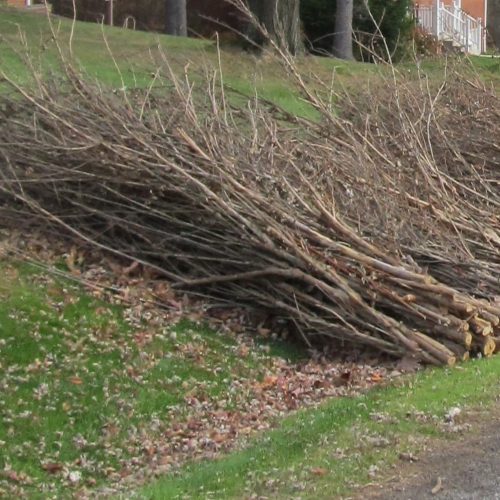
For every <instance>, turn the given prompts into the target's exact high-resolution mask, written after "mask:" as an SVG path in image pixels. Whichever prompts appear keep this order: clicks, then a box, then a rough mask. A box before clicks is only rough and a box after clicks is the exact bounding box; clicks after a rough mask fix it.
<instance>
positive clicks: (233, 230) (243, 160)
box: [0, 71, 500, 365]
mask: <svg viewBox="0 0 500 500" xmlns="http://www.w3.org/2000/svg"><path fill="white" fill-rule="evenodd" d="M170 76H171V78H172V82H171V85H170V87H169V90H167V89H166V88H165V89H162V90H160V91H158V90H155V91H154V92H153V91H151V89H150V90H148V91H144V92H142V91H141V92H139V91H137V92H135V93H129V94H128V95H120V94H117V93H115V92H112V91H109V92H108V91H106V90H105V89H103V88H98V87H97V86H95V85H93V84H92V83H89V81H88V79H83V78H80V77H79V76H78V74H77V73H75V72H73V71H68V75H67V77H66V81H64V82H63V83H62V84H61V85H57V84H55V83H51V84H45V83H41V82H39V88H38V89H37V90H30V89H27V88H23V87H20V86H19V85H18V84H17V83H15V82H14V81H11V80H9V79H8V77H7V76H6V75H3V77H4V81H6V82H7V83H8V85H9V86H10V89H11V90H10V92H8V93H6V92H4V93H2V94H1V97H0V137H2V142H1V143H0V223H3V224H4V225H9V224H20V223H27V222H31V223H33V224H36V225H37V227H40V228H43V230H44V231H46V232H47V234H51V235H55V236H57V237H60V236H63V237H74V238H78V239H79V240H80V241H82V242H85V243H86V244H90V245H95V246H98V247H100V248H102V249H105V250H107V251H110V252H113V253H115V254H117V255H120V256H123V257H127V258H130V259H133V260H135V261H138V262H141V263H144V264H147V265H149V266H152V267H154V268H155V269H156V270H157V271H158V273H160V274H161V275H162V276H163V277H164V278H165V279H167V280H169V282H170V283H171V286H172V287H174V288H177V289H183V290H186V291H190V292H191V293H196V294H199V295H200V296H204V297H207V298H209V299H211V300H216V301H218V302H221V301H222V302H224V303H227V304H230V305H238V306H242V305H244V306H248V307H252V308H257V309H265V310H266V311H269V312H271V313H272V314H273V315H274V316H276V317H277V318H279V319H280V321H281V324H282V328H283V329H285V328H286V329H288V330H292V331H293V332H294V333H295V334H296V335H297V336H299V337H300V338H301V339H302V340H303V341H304V342H305V343H306V344H307V345H309V346H311V345H318V344H322V343H329V344H331V345H332V346H335V347H336V348H338V349H339V350H347V349H352V348H353V347H354V348H356V347H363V348H372V349H376V350H378V351H381V352H385V353H389V354H390V355H392V356H396V357H403V356H408V355H409V356H412V357H414V358H415V359H417V360H419V361H422V362H425V363H429V364H436V365H441V364H445V365H453V364H454V363H455V362H456V361H457V360H465V359H467V358H468V357H469V356H470V355H471V354H479V353H480V354H481V355H485V356H488V355H491V354H493V353H494V352H496V351H497V350H499V349H500V303H498V302H497V300H496V299H497V297H496V293H497V292H496V290H497V288H498V287H497V285H498V283H499V279H500V258H499V256H500V254H499V247H500V228H499V224H498V216H497V215H496V213H497V212H498V209H497V207H498V206H499V204H500V197H499V196H498V189H499V188H498V186H499V185H500V174H499V173H497V172H500V168H499V167H500V145H497V143H496V139H494V136H497V134H498V131H499V130H498V129H500V119H499V118H500V117H499V116H498V115H499V113H500V111H498V110H500V106H499V104H500V103H499V102H498V98H497V97H496V95H494V93H492V92H490V91H489V90H487V89H485V88H482V87H480V86H479V84H478V83H477V82H473V81H471V82H467V81H465V80H464V79H459V78H457V79H456V80H453V79H452V81H450V82H446V84H445V85H443V87H441V88H439V89H436V90H435V91H434V92H433V91H430V90H428V88H427V87H426V86H423V85H419V83H418V82H417V83H416V82H415V81H412V80H410V79H404V78H403V77H401V81H398V82H397V84H395V85H392V84H391V83H390V82H386V83H384V85H381V86H380V89H379V92H378V93H377V95H376V96H373V95H371V94H368V93H367V94H366V95H363V94H362V93H358V94H357V95H355V96H354V95H350V96H349V99H346V98H345V96H338V99H337V100H338V102H344V105H343V107H342V109H341V110H340V112H331V111H329V105H328V103H326V101H325V102H323V101H321V98H320V97H317V96H316V97H314V98H312V97H311V96H312V94H311V93H310V92H308V91H307V90H306V89H304V88H303V89H302V90H303V91H304V95H305V98H306V99H309V100H310V103H311V105H312V106H314V107H316V109H317V110H318V112H319V113H321V115H322V119H320V120H318V121H317V122H316V121H314V122H313V121H307V120H304V119H302V118H300V117H297V116H293V115H290V114H289V113H286V112H284V111H282V110H277V109H276V107H275V106H267V105H266V103H263V102H261V103H258V102H255V100H250V101H249V102H244V103H243V104H241V105H235V104H234V103H235V102H241V97H238V99H232V98H231V96H229V95H228V93H227V91H224V89H223V88H221V87H220V86H219V87H217V86H214V85H213V81H214V80H210V81H209V82H208V83H207V86H206V87H204V88H200V89H199V90H198V91H197V89H193V87H192V86H191V85H189V84H186V83H185V82H182V81H180V80H177V79H176V78H175V77H173V76H172V75H170ZM301 85H302V83H301ZM172 89H173V90H172ZM382 89H383V90H382ZM341 99H342V100H341ZM2 110H3V111H2Z"/></svg>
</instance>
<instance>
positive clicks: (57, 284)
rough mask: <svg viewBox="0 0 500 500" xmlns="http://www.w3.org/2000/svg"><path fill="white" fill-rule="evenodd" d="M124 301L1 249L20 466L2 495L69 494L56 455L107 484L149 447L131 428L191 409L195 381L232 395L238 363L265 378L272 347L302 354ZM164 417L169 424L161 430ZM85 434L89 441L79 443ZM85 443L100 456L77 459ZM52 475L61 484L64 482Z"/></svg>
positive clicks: (4, 434)
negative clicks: (152, 319)
mask: <svg viewBox="0 0 500 500" xmlns="http://www.w3.org/2000/svg"><path fill="white" fill-rule="evenodd" d="M125 312H126V311H125V310H124V308H123V307H121V306H113V305H110V304H109V303H107V302H102V301H101V300H99V299H97V298H94V297H92V296H91V295H90V294H89V293H87V292H84V291H83V290H82V289H81V288H79V287H78V286H75V285H74V284H73V283H72V282H69V281H65V280H61V279H54V278H52V277H50V276H46V275H43V274H42V273H40V272H39V271H37V270H36V268H33V267H32V266H28V265H26V264H20V263H15V264H12V263H9V262H5V261H1V260H0V385H1V391H2V398H1V399H2V400H1V402H0V421H1V425H0V471H1V470H4V469H5V468H6V467H7V468H8V469H11V470H12V471H13V472H14V473H15V474H16V475H17V478H16V477H13V478H12V477H11V478H9V477H7V479H5V476H3V475H2V473H0V498H2V494H1V491H2V486H3V487H6V486H8V485H10V486H12V487H14V488H15V487H17V486H19V488H22V490H24V493H25V494H26V495H27V497H28V498H49V497H51V495H55V496H56V497H57V498H61V497H63V496H64V497H65V496H69V491H70V490H71V488H69V490H68V486H69V485H68V483H67V481H65V480H64V477H63V473H61V474H56V475H51V474H50V473H48V472H44V470H43V467H42V465H43V464H47V463H52V464H58V465H60V466H61V467H64V468H65V469H67V471H68V472H70V471H71V470H78V471H80V472H82V475H83V477H82V482H85V481H87V482H88V485H92V486H93V485H94V484H93V483H94V482H96V484H97V486H99V485H101V484H104V483H106V482H108V475H109V474H111V473H113V469H115V470H116V471H120V470H121V469H122V468H123V464H122V460H123V459H126V458H127V457H134V456H138V457H139V458H140V457H141V456H144V450H142V451H141V449H138V448H137V445H136V444H134V440H133V439H131V432H132V431H131V429H133V428H136V429H140V430H141V432H146V433H148V434H149V437H148V439H149V440H152V442H153V443H154V442H155V436H156V435H157V433H158V432H160V433H161V432H162V429H164V428H165V427H168V424H169V419H170V418H174V417H171V415H172V410H174V412H173V415H177V416H176V417H175V418H181V419H182V418H183V417H182V415H183V409H182V408H183V407H184V405H185V403H184V401H185V399H184V398H185V395H186V393H188V392H189V391H190V390H194V389H193V388H200V387H203V390H204V393H205V394H206V397H207V398H211V399H212V398H215V399H216V398H221V399H228V400H229V399H231V396H230V395H228V394H227V393H226V391H227V386H228V381H231V380H232V379H233V377H235V376H236V374H238V375H237V377H238V378H239V379H241V380H242V381H244V380H246V379H250V380H254V379H257V380H258V379H259V378H260V379H261V378H262V377H263V373H264V371H265V369H266V358H267V359H269V356H272V355H273V353H277V354H280V355H283V356H295V355H296V354H297V352H296V351H294V350H293V349H292V348H290V347H289V346H287V345H284V344H281V343H275V344H273V345H271V346H270V349H269V351H270V354H266V353H265V350H264V351H262V350H260V349H259V348H256V350H257V351H258V353H257V352H256V353H255V356H253V354H252V353H251V354H252V355H249V356H246V357H244V358H243V357H241V356H237V355H236V354H235V349H236V347H237V344H236V341H235V340H234V338H231V337H230V336H227V335H222V334H216V333H215V332H213V331H212V330H210V329H209V328H207V327H205V326H203V325H199V324H194V323H191V322H188V321H182V322H180V323H178V324H175V325H168V324H166V325H164V324H160V325H158V324H149V323H148V322H147V321H145V320H137V319H136V320H134V321H132V320H131V316H130V315H128V314H127V315H126V314H125ZM132 319H133V318H132ZM189 345H197V346H198V347H199V349H200V352H201V353H203V354H202V356H203V362H200V360H199V359H196V358H195V357H190V356H189V355H184V354H183V352H182V349H181V347H182V346H189ZM280 346H282V347H280ZM156 418H158V419H160V420H161V425H160V428H159V429H157V430H152V429H150V424H151V422H153V421H154V420H155V419H156ZM78 435H81V436H82V437H83V438H84V439H85V441H86V444H85V445H83V446H78V445H77V444H75V439H76V436H78ZM117 450H120V451H117ZM82 454H84V455H85V456H86V457H87V460H88V461H89V464H91V466H90V467H87V468H86V467H83V466H80V465H79V466H78V467H77V466H76V465H74V466H73V467H72V464H73V463H74V461H75V460H77V459H78V458H79V457H81V456H82ZM110 468H111V469H110ZM2 479H4V480H6V481H7V482H6V483H5V484H1V483H2ZM9 479H10V481H9ZM41 484H46V485H48V484H53V492H52V493H49V491H48V490H47V491H43V488H42V490H41V489H40V485H41ZM81 484H82V483H81V482H80V483H79V485H81ZM19 491H21V490H19ZM19 498H21V493H20V492H19Z"/></svg>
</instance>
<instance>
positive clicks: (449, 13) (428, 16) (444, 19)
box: [415, 0, 483, 54]
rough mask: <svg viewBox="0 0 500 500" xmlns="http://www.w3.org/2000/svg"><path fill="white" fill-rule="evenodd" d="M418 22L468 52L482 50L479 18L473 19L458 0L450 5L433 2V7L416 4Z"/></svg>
mask: <svg viewBox="0 0 500 500" xmlns="http://www.w3.org/2000/svg"><path fill="white" fill-rule="evenodd" d="M415 17H416V19H417V22H418V24H419V25H420V26H421V27H422V28H424V29H425V30H427V31H429V32H430V33H432V34H433V35H435V36H436V37H437V38H438V39H440V40H443V41H450V42H452V43H453V44H454V45H457V46H459V47H462V48H463V49H464V50H465V52H468V53H470V54H480V53H481V52H482V31H483V29H482V24H481V19H475V18H473V17H472V16H470V15H469V14H467V13H465V12H464V11H463V10H462V9H461V8H460V0H455V1H454V2H452V3H451V5H444V4H443V3H442V2H441V1H439V0H438V1H437V2H435V6H434V7H430V6H417V7H416V8H415Z"/></svg>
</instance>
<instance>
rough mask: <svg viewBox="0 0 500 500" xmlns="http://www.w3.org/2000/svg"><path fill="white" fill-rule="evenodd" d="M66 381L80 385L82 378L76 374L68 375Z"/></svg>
mask: <svg viewBox="0 0 500 500" xmlns="http://www.w3.org/2000/svg"><path fill="white" fill-rule="evenodd" d="M68 381H69V382H71V383H72V384H75V385H81V383H82V379H81V378H80V377H77V376H76V375H73V376H71V377H68Z"/></svg>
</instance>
